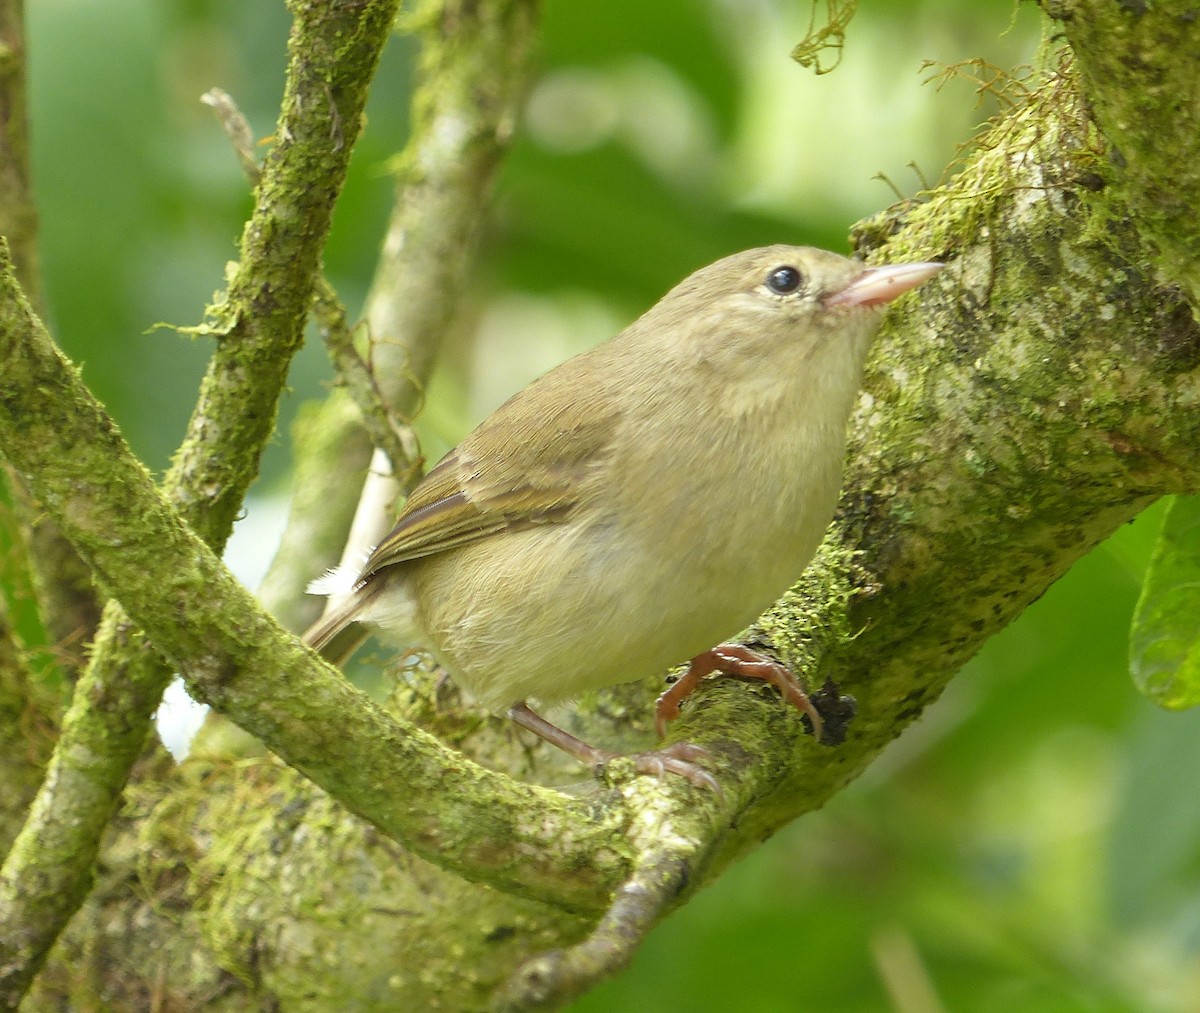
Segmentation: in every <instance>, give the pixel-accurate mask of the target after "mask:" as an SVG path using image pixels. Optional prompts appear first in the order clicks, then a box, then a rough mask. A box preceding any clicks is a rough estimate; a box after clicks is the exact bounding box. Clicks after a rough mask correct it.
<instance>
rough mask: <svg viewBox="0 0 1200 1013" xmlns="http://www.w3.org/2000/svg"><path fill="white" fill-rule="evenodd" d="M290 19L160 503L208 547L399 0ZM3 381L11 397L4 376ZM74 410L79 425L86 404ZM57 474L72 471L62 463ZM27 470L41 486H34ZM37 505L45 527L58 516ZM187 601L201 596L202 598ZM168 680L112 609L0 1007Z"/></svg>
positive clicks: (252, 437) (13, 860) (69, 900)
mask: <svg viewBox="0 0 1200 1013" xmlns="http://www.w3.org/2000/svg"><path fill="white" fill-rule="evenodd" d="M292 6H293V11H294V15H295V23H294V26H293V32H292V37H291V40H290V58H291V59H290V66H289V70H288V78H287V84H286V87H285V93H284V103H283V111H282V115H281V118H280V123H279V128H278V135H277V143H276V146H275V148H274V149H273V151H272V152H271V154H270V155H269V156H268V158H267V160H266V164H265V166H264V172H263V180H262V183H261V185H260V186H259V188H258V191H257V194H256V206H255V212H254V214H253V216H252V217H251V219H250V221H249V222H248V224H247V226H246V230H245V232H244V234H243V237H242V259H241V262H240V264H239V266H238V268H237V270H236V271H235V273H234V276H233V278H232V279H231V282H230V286H229V290H228V293H227V296H226V298H225V300H224V301H223V302H222V303H221V304H220V305H218V306H216V307H214V308H211V309H210V313H211V315H212V316H213V319H214V321H215V322H214V324H213V326H211V327H210V328H209V330H211V331H213V332H215V333H217V334H219V336H220V338H221V340H220V342H219V344H218V347H217V351H216V353H215V354H214V356H213V359H212V361H211V363H210V366H209V370H208V372H207V374H206V376H205V378H204V381H203V383H202V386H201V391H200V398H199V402H198V405H197V409H196V411H195V412H194V414H193V416H192V420H191V423H190V425H189V428H188V434H187V437H186V439H185V441H184V443H183V445H182V447H181V448H180V451H179V453H178V455H177V456H176V458H175V461H174V463H173V465H172V468H171V470H170V473H169V474H168V476H167V479H166V488H167V490H168V493H169V495H170V497H171V499H172V500H173V502H174V503H175V504H176V505H177V506H178V507H179V508H180V509H181V510H182V512H183V513H184V515H185V516H186V517H187V519H188V521H189V522H190V523H191V524H193V525H194V527H195V530H197V531H198V532H199V533H200V534H201V536H202V537H203V538H205V539H206V540H207V541H208V542H209V543H210V544H211V545H213V546H214V547H217V548H219V547H220V546H221V545H223V544H224V541H225V539H226V538H227V537H228V534H229V531H230V529H231V527H232V524H233V520H234V517H235V515H236V512H237V510H238V509H239V508H240V504H241V501H242V497H243V495H244V493H245V490H246V488H247V486H248V485H249V483H250V482H251V481H252V479H253V478H254V476H255V474H256V473H257V469H258V461H259V456H260V454H261V451H262V448H263V447H264V446H265V444H266V441H267V439H268V438H269V436H270V434H271V431H272V428H273V425H274V418H275V406H276V403H277V400H278V397H279V393H280V391H281V390H282V387H283V383H284V380H285V377H286V373H287V367H288V364H289V362H290V361H291V357H292V355H293V354H294V353H295V351H296V349H297V348H298V347H299V344H300V341H301V340H302V336H303V323H304V319H305V315H306V310H307V307H308V301H309V298H310V296H311V293H312V284H313V277H314V274H315V270H316V266H317V263H318V262H319V257H320V251H321V248H322V246H323V244H324V241H325V236H326V234H327V232H328V228H329V221H330V215H331V213H332V207H333V202H334V199H335V197H336V195H337V193H338V191H339V189H340V186H341V181H342V179H343V178H344V175H345V169H346V165H347V163H348V160H349V156H350V148H351V147H352V145H353V142H354V141H355V139H356V138H357V136H358V132H359V129H360V126H361V118H362V109H363V106H364V103H365V97H366V91H367V85H368V83H369V81H370V78H371V75H372V74H373V72H374V69H375V66H376V64H377V62H378V58H379V53H380V51H381V50H382V47H383V44H384V42H385V41H386V39H387V37H388V35H389V31H390V28H391V23H392V19H393V16H394V13H395V7H396V0H343V2H340V3H320V4H318V3H305V2H300V0H297V2H295V3H294V4H293V5H292ZM8 286H9V291H7V292H6V293H5V298H6V300H7V314H8V317H9V321H10V326H12V327H20V329H18V330H15V331H9V332H7V333H6V334H5V337H6V339H8V340H12V339H13V338H14V337H15V336H16V335H21V334H25V333H28V332H29V330H31V329H32V326H33V324H32V321H31V320H30V319H29V309H28V306H27V305H26V304H24V303H23V301H22V300H20V299H18V298H16V296H15V286H16V283H15V281H14V280H13V279H12V278H11V277H10V278H9V279H8ZM22 324H23V326H21V325H22ZM12 382H13V383H14V384H15V383H16V382H17V381H16V378H15V377H13V378H12ZM13 401H14V402H15V396H14V398H13ZM69 403H72V404H74V403H75V402H74V401H72V402H69ZM78 403H79V405H80V406H81V410H82V411H84V412H85V414H86V409H85V408H83V407H82V406H83V405H85V404H86V402H85V401H83V400H81V401H79V402H78ZM26 407H28V406H26ZM54 414H56V413H51V414H49V415H47V416H46V418H49V417H53V415H54ZM87 418H88V420H89V421H90V422H91V423H92V425H93V426H95V427H98V429H97V432H98V433H104V434H106V435H105V439H106V441H107V445H108V449H110V450H113V451H114V452H117V451H119V449H120V446H121V444H120V440H119V438H118V437H117V435H116V433H115V432H113V431H112V430H111V425H110V424H109V425H106V424H105V422H104V421H102V420H101V419H100V417H98V416H96V415H95V414H94V412H93V413H92V414H90V415H87ZM23 424H24V426H25V429H19V430H17V431H16V434H15V436H14V433H13V432H12V431H10V432H9V434H8V439H6V440H4V441H3V445H4V447H5V451H6V453H7V454H8V455H9V456H10V459H11V460H13V462H14V465H16V466H17V467H18V468H19V469H20V470H22V472H23V477H24V478H25V479H26V481H27V482H29V483H30V488H31V489H34V490H37V489H43V490H44V489H46V488H47V486H46V482H48V481H51V482H52V477H51V476H53V475H55V474H57V475H58V476H59V477H61V476H62V475H63V473H64V472H63V471H62V470H59V469H56V468H55V462H54V460H53V457H52V455H51V461H50V463H48V464H47V462H46V460H45V459H43V460H41V461H34V462H31V461H29V460H26V461H25V466H26V467H25V468H21V465H20V464H18V459H19V456H20V455H19V453H18V449H21V450H23V449H25V447H24V446H22V447H20V448H18V446H17V445H18V444H20V443H21V441H28V440H29V439H30V435H29V434H30V433H31V432H39V433H40V434H41V435H42V437H43V441H44V442H43V443H42V444H41V445H40V446H42V447H49V446H53V445H54V443H55V441H54V439H53V436H54V434H53V433H51V432H49V431H47V430H46V428H45V419H41V420H39V419H38V418H37V417H36V416H35V417H24V418H23ZM45 452H46V453H48V454H49V453H50V452H49V451H45ZM60 452H61V453H64V454H65V456H66V457H68V458H70V457H72V455H73V454H75V452H76V448H75V447H72V446H70V445H68V446H67V447H65V448H61V450H60ZM118 456H119V455H118ZM57 463H61V464H63V465H64V466H65V468H66V470H68V471H69V470H70V464H72V463H75V462H73V461H72V462H66V461H59V462H57ZM88 464H89V469H90V470H88V471H87V472H85V473H84V477H83V478H82V479H81V481H82V482H83V484H82V485H81V486H80V487H79V489H78V490H77V491H78V492H79V493H80V494H81V495H86V492H85V490H87V489H88V488H89V487H90V485H91V482H92V481H93V479H95V480H96V481H98V482H100V481H104V480H105V478H106V477H107V473H108V471H109V469H110V467H111V469H112V470H113V471H114V472H116V471H117V470H119V465H118V464H117V463H116V461H115V460H111V459H108V458H105V457H104V456H103V454H101V455H98V456H95V457H93V458H91V459H90V460H89V462H88ZM31 467H32V470H35V471H36V470H38V469H42V470H43V474H41V475H37V476H35V475H33V474H31V473H30V468H31ZM126 470H127V471H129V469H126ZM46 473H49V474H46ZM126 477H127V478H129V480H130V481H134V480H140V478H144V477H145V474H144V471H143V472H138V471H137V470H136V469H133V470H132V471H129V473H128V474H127V476H126ZM35 483H36V484H35ZM53 494H54V495H56V496H59V497H63V496H64V495H65V491H64V490H63V489H61V488H59V489H57V490H55V491H54V493H53ZM41 498H42V501H43V503H44V504H45V505H46V506H47V508H48V510H49V511H50V512H51V513H52V514H55V515H56V516H57V511H55V509H54V506H55V504H54V503H53V502H51V501H48V500H47V498H46V497H45V496H42V497H41ZM70 500H71V497H70V496H67V497H66V501H68V502H69V501H70ZM61 502H62V500H60V503H61ZM58 519H59V520H60V521H63V522H64V523H69V527H68V536H69V537H71V538H72V540H73V541H74V542H75V545H76V548H77V549H78V550H80V552H81V554H82V555H84V557H85V558H86V559H88V562H89V563H90V564H93V571H94V572H95V573H97V575H98V576H100V577H101V579H103V575H104V573H105V572H106V568H104V567H101V568H100V569H96V567H95V565H94V564H95V558H94V556H91V555H89V553H88V552H87V551H86V550H85V548H84V546H83V545H81V544H80V541H79V539H80V538H83V539H84V540H86V541H89V542H90V543H92V547H93V548H94V547H95V544H96V541H97V540H99V541H103V539H104V535H103V532H102V531H100V530H97V529H93V530H90V531H89V530H86V529H84V528H81V526H80V524H79V523H78V521H77V520H76V521H71V522H66V521H64V518H62V517H61V516H59V517H58ZM139 534H140V532H137V531H134V532H133V533H132V540H131V541H130V542H128V543H125V545H124V546H123V547H122V551H123V552H124V553H125V554H126V556H127V558H128V559H131V560H133V559H138V558H139V557H141V556H142V555H144V554H145V553H146V551H147V549H148V550H149V552H150V554H153V552H154V551H155V549H156V548H157V546H156V543H154V542H153V541H152V540H151V541H148V542H143V541H142V540H140V538H139ZM112 548H113V546H112V545H111V544H110V545H109V546H108V549H109V550H111V549H112ZM151 569H153V567H152V568H151ZM110 586H116V585H115V584H114V585H110ZM192 590H193V592H195V593H199V594H201V595H203V593H204V591H203V589H202V588H193V589H192ZM147 628H149V624H147ZM170 677H171V669H170V668H169V667H166V666H164V665H163V664H162V662H161V661H160V660H159V659H157V658H155V657H154V656H153V654H152V653H151V652H150V651H149V649H148V648H147V646H146V645H145V643H144V642H143V641H142V640H141V638H140V637H138V636H136V635H135V634H134V631H133V630H132V629H131V628H130V624H129V622H128V620H126V619H125V618H124V615H123V614H122V613H121V611H120V610H119V609H117V608H116V607H115V606H110V607H109V608H108V609H107V610H106V614H105V618H104V621H103V622H102V624H101V629H100V633H99V635H98V637H97V641H96V644H95V649H94V652H93V656H92V661H91V664H90V666H89V668H88V671H87V673H85V676H84V678H83V679H82V680H81V681H80V684H79V686H78V687H77V690H76V693H75V696H74V699H73V701H72V705H71V708H70V710H69V711H68V714H67V716H66V719H65V720H64V724H63V729H62V735H61V737H60V740H59V743H58V748H57V749H56V750H55V754H54V758H53V760H52V762H51V766H50V771H49V772H48V775H47V778H46V781H45V783H44V784H43V788H42V791H41V792H40V793H39V795H38V797H37V799H36V800H35V802H34V806H33V808H32V809H31V811H30V816H29V819H28V821H27V823H26V826H25V827H24V829H23V830H22V832H21V834H20V836H19V837H18V838H17V841H16V843H15V844H14V846H13V848H12V850H11V851H10V853H9V855H8V858H7V859H6V861H5V864H4V867H3V870H2V871H0V913H2V914H3V916H4V918H5V921H6V925H5V928H4V931H3V934H0V1000H2V1001H5V1002H9V1003H15V1002H16V1001H17V1000H18V999H19V998H20V996H21V995H23V994H24V992H25V990H26V989H27V988H28V985H29V982H30V981H31V979H32V977H33V975H34V974H35V973H36V972H37V968H38V967H39V966H40V965H41V962H42V961H43V960H44V958H45V954H46V951H47V950H48V948H49V946H50V945H51V943H52V942H53V940H54V939H55V937H56V936H57V935H58V933H59V931H61V928H62V926H63V925H64V924H65V922H66V920H67V919H68V918H69V917H70V915H71V913H72V912H73V911H74V910H75V909H76V907H78V905H79V903H80V902H81V901H82V899H83V897H84V896H85V895H86V892H87V886H88V878H89V875H90V870H91V867H92V863H93V861H94V859H95V855H96V851H97V848H98V847H99V839H100V834H101V831H102V829H103V827H104V825H105V824H106V823H107V821H108V819H109V818H110V816H111V813H112V811H113V807H114V806H115V804H116V800H117V797H118V794H119V792H120V790H121V788H122V787H123V785H124V784H125V781H126V779H127V777H128V774H129V769H130V766H131V765H132V763H133V761H134V759H135V758H136V756H137V754H138V753H139V751H140V750H141V748H142V746H143V744H144V742H145V741H146V737H147V735H148V733H149V728H150V721H151V719H152V716H153V714H154V711H155V709H156V708H157V706H158V701H159V699H160V697H161V695H162V691H163V689H164V688H165V686H166V684H167V682H168V681H169V679H170Z"/></svg>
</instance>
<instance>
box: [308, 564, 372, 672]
mask: <svg viewBox="0 0 1200 1013" xmlns="http://www.w3.org/2000/svg"><path fill="white" fill-rule="evenodd" d="M374 596H375V588H374V587H373V586H372V585H370V584H368V585H367V586H366V587H363V588H360V589H359V590H358V591H356V592H354V594H352V595H350V596H349V597H348V598H347V599H346V600H345V601H343V602H341V603H340V604H339V605H338V606H337V607H336V608H334V609H332V610H331V611H328V612H326V613H325V615H323V616H321V618H320V619H318V620H317V621H316V622H315V623H313V624H312V625H311V626H310V627H309V628H308V629H307V630H305V631H304V635H303V636H302V637H301V638H300V639H301V640H303V641H304V643H305V644H307V645H308V646H309V647H311V648H312V649H313V650H314V651H317V652H318V653H319V654H320V655H321V657H323V658H324V659H325V660H326V661H328V662H329V663H330V664H332V665H340V664H342V663H343V662H345V661H347V660H348V659H349V657H350V655H352V654H353V653H354V652H355V651H356V650H358V648H359V647H360V646H361V645H362V643H363V641H365V640H366V639H367V636H368V634H367V631H366V630H365V629H364V628H363V626H362V624H361V623H359V622H358V616H359V615H360V614H361V612H362V608H363V605H365V604H366V602H367V601H368V600H369V599H370V598H373V597H374ZM343 631H345V634H346V635H345V636H342V633H343Z"/></svg>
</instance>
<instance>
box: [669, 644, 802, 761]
mask: <svg viewBox="0 0 1200 1013" xmlns="http://www.w3.org/2000/svg"><path fill="white" fill-rule="evenodd" d="M713 673H717V674H720V675H740V676H742V677H743V678H745V679H762V680H763V681H764V682H769V683H770V684H771V685H772V686H775V687H776V688H777V689H778V690H779V692H780V693H782V694H783V698H784V700H786V701H787V702H788V703H790V704H791V705H792V706H793V707H795V708H796V709H797V710H798V711H800V712H801V713H802V714H807V715H808V720H809V721H811V722H812V731H813V738H815V739H816V740H817V741H818V742H820V741H821V737H822V735H823V733H824V728H823V722H822V721H821V715H820V714H819V713H818V712H817V708H816V707H814V706H813V703H812V701H811V700H810V699H809V698H808V694H807V693H805V692H804V690H803V688H801V686H800V682H799V680H798V679H797V678H796V676H795V675H793V674H792V671H791V669H789V668H788V667H787V666H786V665H781V664H780V663H779V662H778V661H774V660H773V659H771V658H768V657H767V656H766V655H765V654H760V653H759V652H758V651H754V650H751V649H750V648H749V647H743V646H742V645H741V644H718V645H717V646H716V647H714V648H713V649H712V650H711V651H705V652H704V653H703V654H697V655H696V657H694V658H693V659H692V663H691V664H690V665H689V666H688V670H687V671H686V672H685V673H684V674H683V676H682V677H681V678H680V679H679V680H678V681H677V682H675V683H674V685H672V686H670V687H669V688H668V689H667V691H666V692H665V693H663V695H662V696H660V697H659V698H658V706H657V708H656V709H655V712H654V727H655V728H656V729H658V734H659V735H660V736H661V735H663V734H664V732H665V731H666V728H667V723H668V722H670V721H674V720H675V719H676V718H677V717H679V705H680V704H681V703H683V701H684V700H686V699H687V698H688V697H689V696H691V695H692V693H693V692H694V691H695V689H696V687H697V686H699V685H700V680H701V679H703V678H704V677H705V676H706V675H712V674H713Z"/></svg>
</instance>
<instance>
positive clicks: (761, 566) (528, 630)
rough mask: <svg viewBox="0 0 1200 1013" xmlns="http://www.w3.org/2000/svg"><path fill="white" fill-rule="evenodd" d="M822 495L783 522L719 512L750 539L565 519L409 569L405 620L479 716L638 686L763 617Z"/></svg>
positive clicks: (774, 516)
mask: <svg viewBox="0 0 1200 1013" xmlns="http://www.w3.org/2000/svg"><path fill="white" fill-rule="evenodd" d="M835 489H836V486H835ZM832 495H833V494H832V493H829V494H825V495H823V496H818V497H816V499H815V501H812V502H806V503H805V504H804V507H805V508H807V509H801V510H799V511H798V512H797V511H796V510H788V511H782V510H781V511H780V512H779V513H786V514H787V516H786V517H784V518H782V520H783V523H781V517H780V516H779V514H778V513H777V512H774V511H768V512H766V514H765V515H764V516H761V517H747V516H745V515H744V513H743V514H736V513H735V514H734V515H733V516H734V517H735V518H737V519H736V520H735V521H734V522H733V523H734V524H738V523H740V524H742V525H746V526H755V525H758V526H760V527H762V528H764V530H759V531H749V532H747V531H744V530H743V531H733V530H730V529H729V528H728V527H726V528H723V529H721V530H718V531H716V532H714V531H711V530H708V529H704V530H703V531H696V532H690V531H689V530H688V528H687V524H686V521H685V520H684V519H681V521H680V523H679V524H678V525H676V526H675V528H674V529H673V531H672V532H671V535H670V536H668V537H665V538H658V539H642V538H638V537H636V535H631V534H630V533H628V532H626V533H625V534H624V535H623V536H621V537H618V536H617V535H616V534H615V533H614V532H612V531H611V530H609V529H605V528H604V527H603V526H593V527H592V528H591V529H585V528H580V527H579V526H578V525H572V524H571V523H569V522H568V523H567V524H564V525H561V526H557V527H554V528H547V527H542V528H533V529H529V530H525V531H520V532H513V533H507V534H503V535H499V536H493V537H491V538H489V539H486V540H484V541H482V542H480V543H479V544H478V545H475V546H470V547H466V548H463V549H460V550H457V551H456V552H455V553H452V554H447V555H446V556H445V557H433V558H430V559H427V560H421V561H419V562H418V563H417V564H415V566H414V569H413V573H412V588H413V590H414V592H415V597H416V600H417V601H418V603H419V605H418V612H417V616H416V619H417V623H418V625H419V626H420V628H421V629H422V632H423V633H424V635H425V636H426V637H427V639H428V642H429V646H430V647H431V649H432V650H433V652H434V654H435V655H436V656H437V658H438V660H439V661H440V662H441V663H442V664H443V665H444V666H445V667H446V668H447V670H448V671H449V672H450V674H451V676H452V677H453V678H454V679H455V681H456V682H457V683H458V684H459V685H460V687H461V688H462V689H464V690H465V691H466V692H467V693H468V694H469V695H470V696H471V697H473V698H474V699H475V700H476V701H477V702H478V703H480V704H482V705H484V706H486V707H489V708H492V709H497V710H498V709H501V708H505V707H508V706H510V705H512V704H514V703H517V702H519V701H522V700H525V699H534V700H538V701H541V702H545V703H550V702H554V701H556V700H562V699H568V698H572V697H575V696H578V695H579V694H580V693H582V692H584V691H586V690H589V689H597V688H600V687H604V686H610V685H615V684H617V683H621V682H628V681H630V680H633V679H637V678H641V677H644V676H648V675H652V674H654V673H656V672H661V671H664V670H665V669H667V668H669V667H670V666H672V665H675V664H679V663H682V662H685V661H687V660H689V659H690V658H691V657H693V656H694V655H696V654H699V653H701V652H702V651H704V650H707V649H708V648H709V647H712V646H714V645H715V644H717V643H719V642H721V641H722V640H724V639H726V638H728V637H731V636H733V635H734V634H736V633H737V632H738V631H740V630H741V629H744V628H745V627H746V626H747V625H749V624H750V623H751V622H752V621H753V620H754V619H755V618H756V617H757V616H758V615H760V614H761V613H762V612H763V611H764V610H765V609H766V608H768V607H769V606H770V605H771V604H772V603H773V602H774V601H775V600H776V599H777V598H778V597H779V596H780V595H781V594H782V593H783V592H784V591H785V590H786V589H787V587H788V586H789V585H790V584H791V583H792V582H794V581H795V580H796V579H797V578H798V577H799V576H800V573H801V572H802V570H803V568H804V566H805V565H806V564H807V563H808V560H809V558H810V557H811V555H812V553H813V551H814V550H815V548H816V546H817V544H818V542H819V540H820V538H821V536H822V534H823V532H824V528H825V526H826V524H827V522H828V517H829V513H830V512H831V511H832V506H833V504H832ZM768 528H769V529H768ZM733 544H737V545H738V546H741V551H738V552H735V551H734V550H733V549H732V548H731V545H733ZM747 546H749V547H750V548H749V551H747ZM464 564H467V565H464ZM467 574H469V575H467Z"/></svg>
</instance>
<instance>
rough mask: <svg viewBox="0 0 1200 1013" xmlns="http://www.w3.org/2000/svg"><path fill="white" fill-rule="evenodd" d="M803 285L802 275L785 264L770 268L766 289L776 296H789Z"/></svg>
mask: <svg viewBox="0 0 1200 1013" xmlns="http://www.w3.org/2000/svg"><path fill="white" fill-rule="evenodd" d="M803 284H804V275H802V274H801V273H800V272H799V271H797V270H796V269H795V268H794V267H791V266H789V265H787V264H785V265H784V266H783V267H776V268H772V270H771V273H770V274H768V275H767V288H769V289H770V290H771V291H772V292H774V293H775V294H776V295H791V294H792V293H793V292H795V291H796V290H797V289H799V288H800V286H801V285H803Z"/></svg>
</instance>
